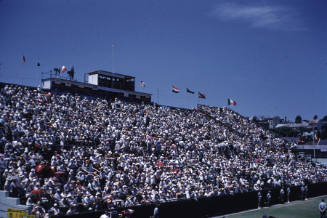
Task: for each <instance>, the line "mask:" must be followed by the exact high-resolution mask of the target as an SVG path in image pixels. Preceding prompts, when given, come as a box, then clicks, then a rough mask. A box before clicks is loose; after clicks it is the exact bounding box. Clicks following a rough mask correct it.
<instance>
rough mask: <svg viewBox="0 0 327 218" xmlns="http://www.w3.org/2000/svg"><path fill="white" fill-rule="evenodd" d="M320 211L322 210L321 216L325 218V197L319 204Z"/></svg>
mask: <svg viewBox="0 0 327 218" xmlns="http://www.w3.org/2000/svg"><path fill="white" fill-rule="evenodd" d="M318 209H319V212H320V218H325V215H326V203H325V200H324V199H321V202H320V203H319V206H318Z"/></svg>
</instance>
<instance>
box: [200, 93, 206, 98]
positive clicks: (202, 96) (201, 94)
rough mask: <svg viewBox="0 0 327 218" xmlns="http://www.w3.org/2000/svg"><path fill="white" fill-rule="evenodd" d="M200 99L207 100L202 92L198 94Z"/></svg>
mask: <svg viewBox="0 0 327 218" xmlns="http://www.w3.org/2000/svg"><path fill="white" fill-rule="evenodd" d="M198 98H203V99H205V98H206V95H205V94H203V93H201V92H198Z"/></svg>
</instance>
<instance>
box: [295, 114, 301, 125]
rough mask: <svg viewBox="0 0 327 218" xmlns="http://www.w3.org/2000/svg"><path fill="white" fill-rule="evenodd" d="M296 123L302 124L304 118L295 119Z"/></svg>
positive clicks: (297, 117)
mask: <svg viewBox="0 0 327 218" xmlns="http://www.w3.org/2000/svg"><path fill="white" fill-rule="evenodd" d="M295 123H302V117H301V116H300V115H297V116H296V117H295Z"/></svg>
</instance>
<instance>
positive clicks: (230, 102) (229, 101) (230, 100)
mask: <svg viewBox="0 0 327 218" xmlns="http://www.w3.org/2000/svg"><path fill="white" fill-rule="evenodd" d="M227 104H228V105H233V106H236V101H234V100H232V99H230V98H229V99H228V100H227Z"/></svg>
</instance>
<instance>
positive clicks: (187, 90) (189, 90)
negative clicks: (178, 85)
mask: <svg viewBox="0 0 327 218" xmlns="http://www.w3.org/2000/svg"><path fill="white" fill-rule="evenodd" d="M186 92H187V93H190V94H194V91H192V90H191V89H189V88H186Z"/></svg>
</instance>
